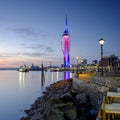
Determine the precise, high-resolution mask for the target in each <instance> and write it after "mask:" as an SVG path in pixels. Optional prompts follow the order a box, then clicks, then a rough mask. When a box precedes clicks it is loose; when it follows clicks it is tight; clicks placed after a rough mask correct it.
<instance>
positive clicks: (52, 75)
mask: <svg viewBox="0 0 120 120" xmlns="http://www.w3.org/2000/svg"><path fill="white" fill-rule="evenodd" d="M44 77H45V79H43V75H42V74H41V71H30V72H27V73H23V72H18V71H15V70H0V120H20V118H21V117H22V116H24V115H25V113H24V110H25V109H28V108H30V105H31V104H32V103H34V101H35V100H36V99H37V97H40V96H41V95H42V92H43V91H44V90H45V87H46V86H49V85H50V84H52V83H54V82H56V81H59V80H63V79H67V78H70V77H71V74H70V73H68V72H66V73H63V72H44Z"/></svg>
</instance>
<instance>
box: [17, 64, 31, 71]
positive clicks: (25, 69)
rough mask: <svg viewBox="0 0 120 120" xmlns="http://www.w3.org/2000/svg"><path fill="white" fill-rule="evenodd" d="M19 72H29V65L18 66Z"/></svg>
mask: <svg viewBox="0 0 120 120" xmlns="http://www.w3.org/2000/svg"><path fill="white" fill-rule="evenodd" d="M18 71H19V72H29V67H28V66H26V65H24V66H20V68H19V69H18Z"/></svg>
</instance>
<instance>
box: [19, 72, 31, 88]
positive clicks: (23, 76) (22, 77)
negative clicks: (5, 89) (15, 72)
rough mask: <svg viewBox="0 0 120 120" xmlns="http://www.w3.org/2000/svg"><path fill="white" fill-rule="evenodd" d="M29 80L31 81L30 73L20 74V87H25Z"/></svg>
mask: <svg viewBox="0 0 120 120" xmlns="http://www.w3.org/2000/svg"><path fill="white" fill-rule="evenodd" d="M27 80H29V72H19V85H20V87H25V85H26V82H27Z"/></svg>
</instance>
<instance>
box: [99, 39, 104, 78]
mask: <svg viewBox="0 0 120 120" xmlns="http://www.w3.org/2000/svg"><path fill="white" fill-rule="evenodd" d="M99 43H100V46H101V68H102V69H101V75H102V76H103V44H104V40H103V38H101V39H100V40H99Z"/></svg>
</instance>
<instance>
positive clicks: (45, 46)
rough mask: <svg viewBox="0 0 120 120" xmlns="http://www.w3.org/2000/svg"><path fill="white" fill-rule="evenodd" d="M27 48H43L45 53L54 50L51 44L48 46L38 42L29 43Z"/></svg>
mask: <svg viewBox="0 0 120 120" xmlns="http://www.w3.org/2000/svg"><path fill="white" fill-rule="evenodd" d="M25 48H29V49H34V50H41V51H44V52H45V53H46V52H48V53H51V52H54V49H53V48H52V47H50V46H47V45H43V44H37V45H33V44H32V45H29V46H28V45H27V46H26V47H25Z"/></svg>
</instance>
